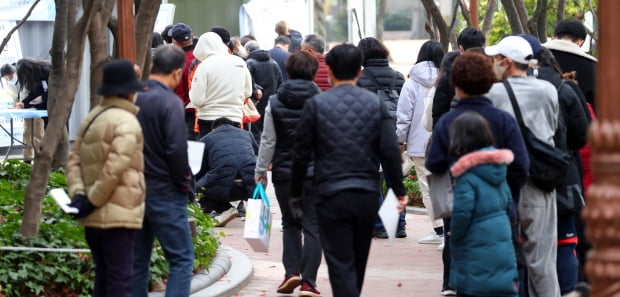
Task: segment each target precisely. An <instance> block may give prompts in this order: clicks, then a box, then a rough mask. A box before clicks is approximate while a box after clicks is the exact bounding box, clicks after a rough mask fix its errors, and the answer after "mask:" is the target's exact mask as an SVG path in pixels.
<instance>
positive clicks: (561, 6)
mask: <svg viewBox="0 0 620 297" xmlns="http://www.w3.org/2000/svg"><path fill="white" fill-rule="evenodd" d="M565 10H566V0H558V14H557V17H556V19H555V25H556V26H557V25H558V24H559V23H560V21H561V20H563V19H564V13H565Z"/></svg>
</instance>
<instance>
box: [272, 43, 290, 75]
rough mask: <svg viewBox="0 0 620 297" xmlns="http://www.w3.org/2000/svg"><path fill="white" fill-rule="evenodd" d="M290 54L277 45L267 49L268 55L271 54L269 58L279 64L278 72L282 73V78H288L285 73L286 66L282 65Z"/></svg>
mask: <svg viewBox="0 0 620 297" xmlns="http://www.w3.org/2000/svg"><path fill="white" fill-rule="evenodd" d="M290 54H291V53H289V52H287V51H285V50H283V49H282V48H280V47H277V46H275V47H273V48H272V49H270V50H269V56H271V58H272V59H273V60H274V61H276V62H277V63H278V66H280V72H281V73H282V79H283V80H287V79H288V74H287V73H286V68H285V67H284V60H286V58H287V57H288V55H290Z"/></svg>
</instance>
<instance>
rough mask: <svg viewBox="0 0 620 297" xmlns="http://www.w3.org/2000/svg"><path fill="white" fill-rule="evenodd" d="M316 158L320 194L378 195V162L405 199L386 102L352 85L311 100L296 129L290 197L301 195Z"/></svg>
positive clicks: (399, 160) (316, 179)
mask: <svg viewBox="0 0 620 297" xmlns="http://www.w3.org/2000/svg"><path fill="white" fill-rule="evenodd" d="M312 160H314V162H315V171H314V173H315V174H314V185H315V186H316V188H317V189H318V192H319V194H320V195H322V196H331V195H334V194H336V193H338V192H340V191H343V190H350V189H363V190H366V191H371V192H378V191H379V188H380V187H379V160H381V165H382V166H383V170H384V171H385V172H386V174H385V176H386V178H388V179H389V184H390V185H391V186H392V189H393V190H394V193H396V195H398V196H401V195H405V188H404V187H403V184H402V176H403V175H402V171H401V169H402V168H401V158H400V152H399V150H398V144H397V142H396V133H394V130H393V124H392V119H391V118H390V116H389V114H388V111H387V109H386V107H385V104H383V102H381V101H380V100H379V98H378V97H377V95H375V94H373V93H370V92H368V91H366V90H364V89H362V88H359V87H355V86H353V85H350V84H343V85H339V86H337V87H335V88H332V89H330V90H329V91H326V92H323V93H321V94H318V95H316V96H314V97H312V98H311V99H310V100H308V101H307V102H306V104H305V105H304V109H303V111H302V117H301V119H300V120H299V125H298V126H297V130H296V131H295V140H294V145H293V168H292V174H291V178H292V179H291V196H292V197H297V196H300V195H301V192H302V188H303V186H302V185H303V177H304V176H305V174H306V169H307V166H308V164H309V163H310V162H311V161H312Z"/></svg>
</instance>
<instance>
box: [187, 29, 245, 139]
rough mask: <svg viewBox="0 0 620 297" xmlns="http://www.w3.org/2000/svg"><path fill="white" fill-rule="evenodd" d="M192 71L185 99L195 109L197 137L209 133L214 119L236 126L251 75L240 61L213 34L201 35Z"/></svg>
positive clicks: (241, 112) (243, 62)
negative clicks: (190, 101)
mask: <svg viewBox="0 0 620 297" xmlns="http://www.w3.org/2000/svg"><path fill="white" fill-rule="evenodd" d="M194 55H195V56H196V59H198V60H200V61H201V62H200V64H198V67H197V68H196V72H195V74H194V79H193V81H192V87H191V89H190V91H189V97H190V99H191V100H192V103H193V104H194V105H195V106H196V108H197V109H198V126H199V127H200V137H201V138H202V137H204V136H205V135H206V134H207V133H209V132H210V131H211V124H212V123H213V121H214V120H215V119H218V118H221V117H225V118H227V119H229V120H231V121H233V124H234V125H235V126H237V127H240V126H241V119H242V118H243V100H244V99H245V98H248V97H250V95H251V94H252V76H251V75H250V70H248V67H247V65H246V63H245V61H243V59H241V58H239V57H237V56H235V55H231V54H229V53H228V48H227V47H226V45H224V43H223V42H222V38H220V36H219V35H218V34H217V33H215V32H207V33H205V34H202V35H201V36H200V38H199V40H198V44H196V49H195V50H194Z"/></svg>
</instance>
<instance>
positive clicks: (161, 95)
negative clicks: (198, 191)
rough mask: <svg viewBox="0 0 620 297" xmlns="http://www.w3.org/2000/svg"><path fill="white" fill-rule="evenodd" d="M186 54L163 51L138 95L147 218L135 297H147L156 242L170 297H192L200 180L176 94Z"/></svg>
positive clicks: (139, 251) (174, 49)
mask: <svg viewBox="0 0 620 297" xmlns="http://www.w3.org/2000/svg"><path fill="white" fill-rule="evenodd" d="M184 67H185V53H184V52H183V50H182V49H181V48H179V47H178V46H175V45H164V46H160V47H159V48H157V51H156V52H155V55H154V56H153V63H152V64H151V75H150V78H149V80H148V81H147V82H146V88H145V90H144V91H143V92H140V93H139V95H138V100H137V101H136V105H138V107H140V113H138V120H139V121H140V124H141V125H142V131H143V133H144V162H145V167H144V177H145V180H146V212H145V215H144V225H143V227H142V230H140V231H139V232H138V234H137V236H136V252H135V260H134V262H133V269H134V285H133V295H132V296H133V297H147V296H148V284H149V280H150V273H149V265H150V263H151V254H152V252H153V241H154V240H155V238H157V241H158V242H159V244H160V246H161V248H162V249H163V251H164V256H165V257H166V260H168V262H169V264H170V265H169V269H168V281H167V283H166V295H165V296H166V297H176V296H189V292H190V282H191V280H192V269H193V267H194V247H193V244H192V238H191V235H190V230H189V224H188V216H187V205H188V199H189V201H193V199H194V197H193V190H194V177H193V176H192V172H191V169H190V167H189V164H188V158H187V132H186V131H187V129H186V126H185V121H184V109H183V103H182V102H181V100H179V96H177V95H176V94H175V93H174V91H173V90H174V88H175V87H176V86H177V85H178V84H179V82H180V81H181V79H182V77H183V68H184Z"/></svg>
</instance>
